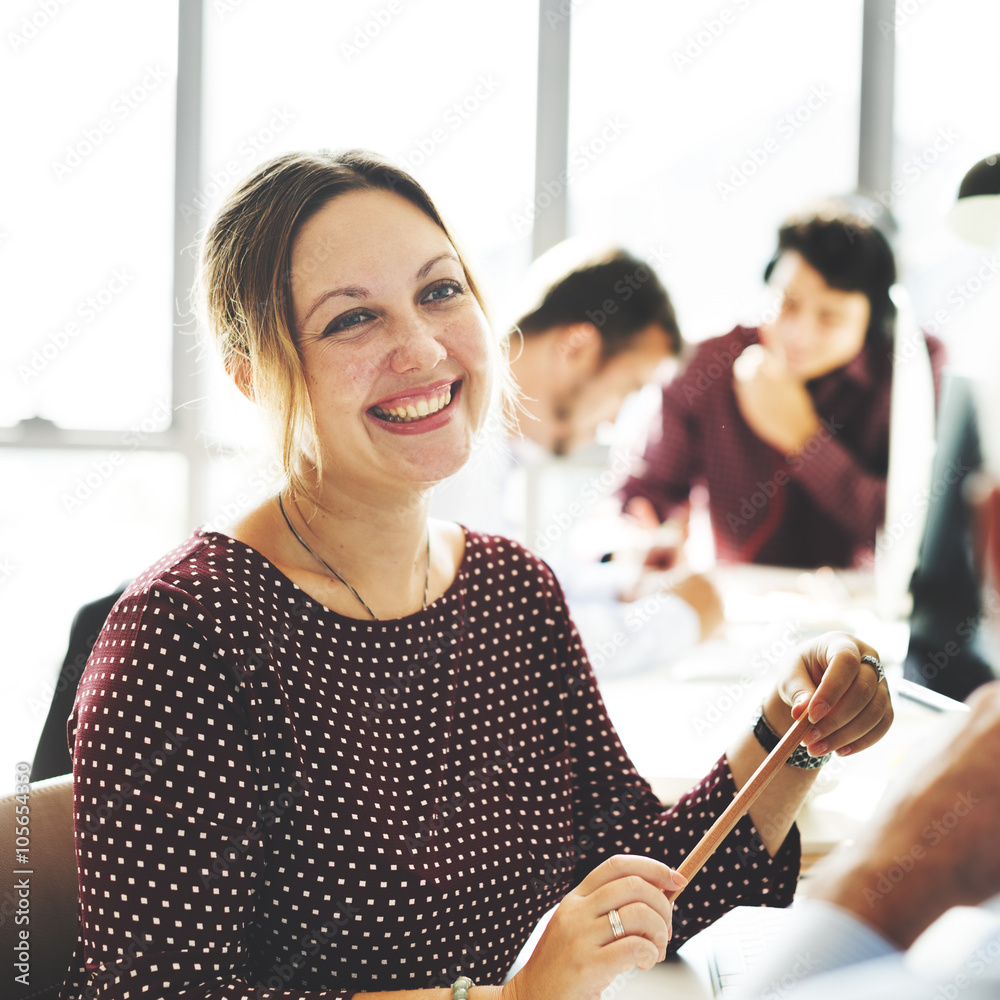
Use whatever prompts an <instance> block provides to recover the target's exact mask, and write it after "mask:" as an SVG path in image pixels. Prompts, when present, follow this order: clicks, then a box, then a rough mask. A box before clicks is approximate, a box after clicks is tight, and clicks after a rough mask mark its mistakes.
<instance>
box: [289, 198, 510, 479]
mask: <svg viewBox="0 0 1000 1000" xmlns="http://www.w3.org/2000/svg"><path fill="white" fill-rule="evenodd" d="M291 271H292V275H291V288H292V303H293V308H294V313H295V326H296V335H297V343H298V346H299V352H300V354H301V357H302V363H303V368H304V371H305V379H306V385H307V387H308V391H309V398H310V401H311V404H312V408H313V412H314V414H315V423H316V429H317V434H318V442H317V445H318V447H319V448H320V449H321V450H322V454H323V461H324V469H325V474H326V475H327V477H331V476H333V477H335V481H336V482H337V483H338V485H339V486H341V487H344V488H346V489H348V490H355V491H356V490H364V489H367V488H374V489H386V488H388V489H389V490H399V488H400V487H406V486H426V485H428V484H431V483H435V482H439V481H440V480H442V479H444V478H446V477H447V476H450V475H451V474H453V473H454V472H456V471H457V470H458V469H459V468H461V466H462V465H463V464H464V463H465V461H466V459H467V458H468V456H469V452H470V449H471V447H472V441H473V435H474V434H475V432H476V430H477V429H478V428H479V426H480V425H481V423H482V421H483V418H484V415H485V412H486V409H487V407H488V405H489V399H490V389H491V351H490V346H489V338H490V337H491V336H492V334H491V332H490V330H489V327H488V324H487V322H486V317H485V316H484V315H483V311H482V309H481V308H480V306H479V303H478V302H477V301H476V298H475V296H474V295H473V294H472V291H471V290H470V288H469V286H468V282H467V280H466V276H465V272H464V270H463V268H462V265H461V263H460V261H459V259H458V255H457V254H456V252H455V248H454V247H453V246H452V245H451V243H450V242H449V240H448V238H447V237H446V236H445V234H444V233H443V232H442V230H441V229H440V228H438V226H437V225H435V223H434V222H433V221H432V220H431V219H429V218H428V217H427V216H426V215H424V213H423V212H422V211H421V210H420V209H419V208H417V207H416V205H414V204H412V203H411V202H410V201H407V199H405V198H403V197H402V196H400V195H397V194H393V193H391V192H388V191H381V190H374V191H371V190H369V191H351V192H349V193H347V194H343V195H340V196H339V197H337V198H334V199H333V200H332V201H330V202H328V203H327V204H326V205H325V206H324V207H323V208H322V209H320V210H319V211H318V212H317V213H316V214H315V215H314V216H313V217H312V218H311V219H309V221H308V222H306V223H305V224H304V225H303V227H302V229H301V231H300V232H299V234H298V236H297V238H296V240H295V243H294V245H293V247H292V258H291Z"/></svg>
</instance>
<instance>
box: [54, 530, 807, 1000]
mask: <svg viewBox="0 0 1000 1000" xmlns="http://www.w3.org/2000/svg"><path fill="white" fill-rule="evenodd" d="M69 732H70V738H71V740H73V741H74V783H75V825H76V843H77V860H78V866H79V873H80V891H81V900H80V917H81V928H82V936H81V942H80V945H79V948H78V953H77V957H76V960H75V962H76V963H78V967H77V968H76V969H75V970H74V971H73V974H72V975H71V978H70V980H69V981H68V985H67V987H66V989H65V990H64V993H63V996H64V997H66V998H70V997H80V996H83V995H86V996H88V997H97V998H115V1000H133V998H140V997H145V998H150V997H195V996H197V997H203V998H223V997H225V998H232V1000H236V998H251V997H254V998H264V997H271V996H275V997H278V996H280V997H284V998H295V997H298V998H313V997H316V998H319V997H324V998H331V1000H332V998H337V1000H340V998H348V997H351V996H353V995H354V993H355V991H372V990H394V989H395V990H401V989H416V988H421V987H434V986H443V985H446V984H450V983H451V982H452V981H453V980H454V979H455V978H456V976H457V975H458V974H459V972H461V973H464V974H466V975H469V976H471V977H472V978H473V979H474V980H476V981H477V982H482V983H491V982H492V983H499V982H501V981H502V979H503V977H504V975H505V973H506V971H507V969H508V968H509V967H510V965H511V963H512V962H513V960H514V958H515V957H516V955H517V953H518V951H519V950H520V948H521V947H522V945H523V943H524V941H525V939H526V938H527V936H528V935H529V933H530V932H531V930H532V928H533V927H534V925H535V923H536V922H537V920H538V918H539V917H540V916H541V915H542V914H543V913H544V912H545V911H546V910H547V909H548V908H549V907H551V906H552V905H554V904H555V903H556V902H558V900H559V899H561V898H562V896H564V895H565V894H566V892H567V891H569V889H571V888H572V887H573V886H574V885H575V884H577V883H578V882H579V880H580V879H581V878H582V877H583V876H584V875H585V874H586V873H587V872H588V871H590V870H591V869H592V868H594V867H596V866H597V865H598V864H599V863H600V862H601V861H602V860H604V859H605V858H606V857H608V856H609V855H611V854H616V853H622V852H636V853H639V852H642V853H648V854H651V855H654V856H656V857H659V858H661V859H663V860H664V861H666V862H667V863H668V864H672V865H675V866H676V865H677V864H678V863H679V862H680V860H681V858H683V856H684V855H685V854H686V853H687V851H689V850H690V849H691V848H692V847H693V846H694V844H695V843H697V841H698V839H699V838H700V836H701V834H702V833H703V832H704V831H705V830H706V829H707V828H708V827H709V825H711V823H712V821H713V819H714V818H715V816H716V815H717V813H718V812H720V811H721V810H722V809H723V808H724V807H725V805H726V804H727V803H728V802H729V800H730V799H731V797H732V795H733V794H734V788H733V782H732V777H731V776H730V774H729V770H728V766H727V765H726V762H725V758H723V759H721V760H720V761H719V762H718V763H717V764H716V765H715V767H714V768H713V770H712V772H711V773H710V774H709V775H708V776H707V777H706V778H705V779H704V780H703V781H702V782H701V783H700V784H699V785H698V786H696V787H695V788H694V789H692V791H691V792H690V793H689V794H688V795H687V796H685V797H684V798H683V799H682V800H681V802H680V803H678V804H677V805H676V806H675V807H674V808H672V809H670V810H667V811H664V810H663V807H662V806H661V805H660V803H659V802H658V801H657V800H656V798H655V796H654V795H653V793H652V791H651V790H650V788H649V786H648V784H647V783H646V782H645V781H644V780H643V779H642V778H641V777H640V776H639V775H638V774H637V773H636V771H635V769H634V768H633V767H632V765H631V762H630V761H629V759H628V757H627V755H626V754H625V751H624V750H623V748H622V745H621V743H620V742H619V740H618V737H617V735H616V734H615V732H614V729H613V727H612V725H611V723H610V721H609V719H608V717H607V713H606V711H605V708H604V705H603V703H602V701H601V697H600V694H599V692H598V690H597V687H596V684H595V682H594V678H593V674H592V672H591V670H590V666H589V664H588V663H587V660H586V657H585V654H584V653H583V651H582V648H581V645H580V641H579V638H578V636H577V633H576V630H575V628H574V626H573V624H572V622H571V621H570V619H569V615H568V612H567V610H566V606H565V603H564V601H563V597H562V593H561V591H560V590H559V586H558V584H557V583H556V581H555V579H554V578H553V576H552V574H551V572H550V571H549V569H548V567H547V566H545V564H544V563H542V562H541V561H539V560H538V559H536V558H535V557H534V556H532V555H531V554H529V553H528V552H527V551H526V550H525V549H523V548H521V547H520V546H518V545H517V544H515V543H514V542H511V541H508V540H506V539H502V538H497V537H492V536H486V535H480V534H475V533H472V532H470V533H468V536H467V542H466V549H465V555H464V558H463V562H462V565H461V567H460V569H459V572H458V574H457V576H456V579H455V581H454V582H453V584H452V585H451V587H450V588H449V589H448V591H447V592H446V593H445V594H444V595H443V596H442V597H441V598H440V599H439V600H437V601H435V602H434V603H433V604H431V605H430V606H428V607H427V608H426V609H424V610H423V611H421V612H419V613H417V614H415V615H412V616H409V617H407V618H402V619H398V620H395V621H386V622H374V621H357V620H354V619H351V618H345V617H343V616H340V615H337V614H335V613H333V612H331V611H330V610H328V609H326V608H324V607H323V606H322V605H320V604H318V603H317V602H315V601H314V600H312V599H311V598H309V597H308V596H307V595H306V594H305V593H304V592H303V591H302V590H300V589H299V588H298V587H297V586H295V584H293V583H292V582H291V581H290V580H289V579H287V578H286V577H285V576H283V575H282V574H281V573H279V572H278V571H277V570H276V569H275V568H274V567H273V566H272V565H271V564H270V563H269V562H267V560H265V559H264V558H263V556H261V555H260V553H258V552H256V551H255V550H253V549H251V548H248V547H247V546H245V545H243V544H241V543H239V542H236V541H234V540H233V539H231V538H229V537H228V536H225V535H221V534H218V533H214V532H204V531H198V532H196V533H195V534H194V535H193V536H192V538H191V539H189V540H188V541H187V542H186V543H185V544H184V545H182V546H181V547H179V548H178V549H177V550H175V551H174V552H173V553H171V554H170V555H168V556H167V557H165V558H164V559H163V560H161V561H160V562H159V563H157V564H156V565H154V566H153V567H151V569H149V570H148V571H147V572H146V573H145V574H143V575H142V576H141V577H140V578H139V579H138V580H136V582H135V583H134V584H133V585H132V587H131V588H130V589H129V590H128V591H127V592H126V594H125V595H124V596H123V597H122V599H121V601H119V603H118V605H117V606H116V608H115V610H114V611H113V612H112V614H111V617H110V618H109V619H108V623H107V625H106V626H105V628H104V631H103V632H102V633H101V636H100V639H99V640H98V643H97V645H96V646H95V648H94V652H93V654H92V656H91V659H90V661H89V663H88V666H87V669H86V672H85V673H84V676H83V678H82V680H81V683H80V688H79V692H78V695H77V701H76V705H75V707H74V711H73V715H72V717H71V718H70V721H69ZM759 843H760V841H759V840H758V839H757V838H756V833H755V831H754V829H753V826H752V825H751V824H750V822H749V820H748V819H744V820H743V821H742V822H741V823H740V825H739V826H738V827H737V828H736V830H735V831H734V832H733V834H732V835H731V836H730V838H729V839H728V840H727V841H726V843H725V845H724V846H723V847H722V848H721V849H720V850H719V852H717V853H716V855H715V856H714V857H713V858H712V860H711V861H710V863H709V865H708V866H707V871H706V872H703V873H702V875H701V876H699V879H698V881H697V882H695V883H694V884H693V885H692V887H691V888H690V889H689V890H688V891H687V892H686V893H685V894H684V895H683V896H682V897H681V900H680V902H679V905H678V912H677V914H676V915H675V918H674V927H675V933H674V938H673V941H672V943H671V946H672V947H676V946H677V945H679V944H680V943H681V942H683V940H685V939H686V938H687V937H688V936H690V935H691V934H692V933H694V932H695V931H696V930H698V929H699V928H700V927H702V926H704V925H705V924H706V923H709V922H711V921H712V920H715V919H717V918H718V917H719V916H721V915H722V914H723V913H724V912H726V911H727V910H728V909H730V908H731V907H733V906H736V905H739V904H760V903H766V904H769V905H778V906H781V905H787V904H788V903H789V902H790V901H791V896H792V893H793V891H794V887H795V881H796V878H797V874H798V861H799V845H798V837H797V833H796V832H795V831H794V830H793V832H792V835H791V836H789V838H788V840H787V841H786V844H785V846H784V847H783V848H782V851H781V852H780V853H779V854H778V856H777V857H775V858H774V859H771V858H770V857H769V856H768V855H767V853H766V851H761V850H759V846H758V847H755V845H759Z"/></svg>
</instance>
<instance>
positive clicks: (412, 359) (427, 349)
mask: <svg viewBox="0 0 1000 1000" xmlns="http://www.w3.org/2000/svg"><path fill="white" fill-rule="evenodd" d="M439 334H440V330H439V329H438V328H437V327H436V326H435V325H434V324H432V323H429V322H427V321H426V320H425V319H423V318H422V317H412V318H411V319H410V320H408V321H407V322H404V323H400V325H399V329H398V332H397V335H396V344H395V346H394V347H393V349H392V355H391V357H390V365H391V366H392V370H393V371H394V372H397V373H399V374H403V373H405V372H412V371H421V370H428V371H429V370H430V369H432V368H434V367H435V365H437V364H438V363H439V362H441V361H444V359H445V358H446V357H448V352H447V350H446V349H445V347H444V345H443V344H442V343H441V341H440V340H439V339H438V335H439Z"/></svg>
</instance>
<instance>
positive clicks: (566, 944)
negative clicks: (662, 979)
mask: <svg viewBox="0 0 1000 1000" xmlns="http://www.w3.org/2000/svg"><path fill="white" fill-rule="evenodd" d="M686 884H687V880H686V879H685V878H684V876H682V875H680V874H679V873H678V872H675V871H674V870H673V869H672V868H668V867H667V866H666V865H665V864H663V863H661V862H659V861H656V860H654V859H653V858H647V857H643V856H642V855H635V854H618V855H615V856H614V857H612V858H608V860H607V861H605V862H603V863H602V864H601V865H599V866H598V867H597V868H595V869H594V870H593V871H592V872H591V873H590V874H589V875H588V876H587V877H586V878H585V879H584V880H583V881H582V882H581V883H580V884H579V885H578V886H577V887H576V888H575V889H574V890H573V891H572V892H570V893H568V894H567V895H566V896H565V897H564V898H563V900H562V902H561V903H560V904H559V906H558V908H557V909H556V911H555V913H554V914H553V915H552V919H551V920H550V921H549V924H548V926H547V927H546V928H545V932H544V933H543V934H542V937H541V939H540V940H539V942H538V945H537V946H536V947H535V950H534V952H533V953H532V955H531V958H530V959H528V962H527V964H526V965H525V966H524V968H523V969H521V971H520V972H518V973H517V975H515V976H514V978H513V979H511V980H510V982H508V983H507V985H506V986H505V987H504V997H505V998H508V1000H543V998H546V1000H547V998H549V997H560V998H563V1000H585V998H586V1000H589V998H591V997H594V998H596V997H598V996H600V994H601V991H602V990H604V989H605V988H606V987H607V986H608V984H609V983H611V982H612V981H613V980H614V978H615V976H617V975H619V974H620V973H622V972H627V971H628V970H629V969H631V968H632V967H633V966H638V967H639V968H640V969H650V968H652V967H653V966H654V965H655V964H656V963H657V962H660V961H662V960H663V959H664V958H665V957H666V954H667V943H668V942H669V941H670V936H671V928H670V920H671V916H672V906H671V903H670V900H669V899H667V897H666V895H664V893H667V892H673V891H674V890H676V889H679V888H681V887H682V886H684V885H686Z"/></svg>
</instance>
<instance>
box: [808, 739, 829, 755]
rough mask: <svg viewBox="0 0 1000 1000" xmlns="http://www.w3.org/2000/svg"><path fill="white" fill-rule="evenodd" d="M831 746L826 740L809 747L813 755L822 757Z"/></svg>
mask: <svg viewBox="0 0 1000 1000" xmlns="http://www.w3.org/2000/svg"><path fill="white" fill-rule="evenodd" d="M829 747H830V744H829V743H827V742H826V741H825V740H824V741H823V742H822V743H817V744H816V746H814V747H809V753H810V754H812V756H813V757H822V756H823V754H825V753H826V751H827V750H828V749H829Z"/></svg>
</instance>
